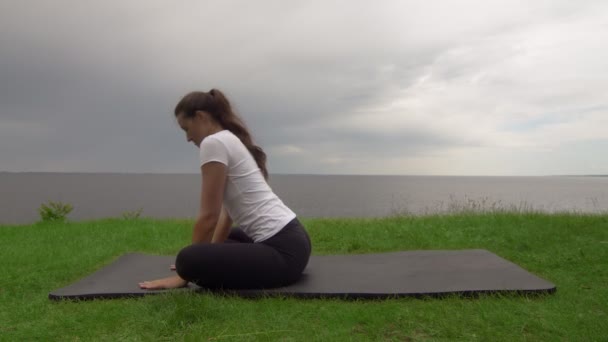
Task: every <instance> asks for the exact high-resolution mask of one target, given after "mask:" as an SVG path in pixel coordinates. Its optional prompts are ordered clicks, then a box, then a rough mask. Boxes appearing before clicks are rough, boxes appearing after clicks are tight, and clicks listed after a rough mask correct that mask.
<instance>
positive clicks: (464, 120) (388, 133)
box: [0, 0, 608, 175]
mask: <svg viewBox="0 0 608 342" xmlns="http://www.w3.org/2000/svg"><path fill="white" fill-rule="evenodd" d="M0 47H1V48H0V171H15V172H21V171H52V172H150V173H172V172H179V173H196V172H199V169H198V149H197V148H196V147H195V146H193V145H192V144H188V143H187V142H186V139H185V135H184V134H183V132H182V131H181V130H180V129H179V126H178V125H177V123H176V121H175V119H174V118H173V113H172V110H173V108H174V106H175V104H176V103H177V101H178V100H179V99H180V97H181V96H183V95H184V94H185V93H187V92H189V91H192V90H203V91H208V90H209V89H211V88H214V87H215V88H218V89H220V90H222V91H223V92H224V93H225V94H226V95H227V96H228V97H229V99H230V100H231V101H232V103H233V104H234V106H235V108H236V110H237V112H238V113H239V114H240V115H241V117H242V118H243V119H244V121H245V122H246V124H247V125H248V127H249V128H250V129H251V132H252V134H253V137H254V140H255V141H256V142H257V144H258V145H260V146H261V147H262V148H263V149H264V150H265V151H266V153H267V155H268V168H269V171H270V173H275V174H276V173H309V174H405V175H555V174H608V152H607V151H608V62H607V61H608V2H607V1H605V0H598V1H593V0H585V1H582V2H577V1H570V0H568V1H559V0H555V1H542V0H535V1H529V0H525V1H524V0H522V1H518V0H505V1H494V0H478V1H472V0H469V1H466V0H461V1H406V0H400V1H353V0H349V1H328V0H324V1H308V0H307V1H279V0H277V1H214V2H211V1H150V0H146V1H36V2H34V1H20V0H14V1H11V0H0Z"/></svg>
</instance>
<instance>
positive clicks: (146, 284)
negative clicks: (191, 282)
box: [139, 275, 188, 290]
mask: <svg viewBox="0 0 608 342" xmlns="http://www.w3.org/2000/svg"><path fill="white" fill-rule="evenodd" d="M186 284H188V281H186V280H184V279H182V278H181V277H180V276H177V275H176V276H173V277H168V278H163V279H157V280H152V281H143V282H141V283H139V288H141V289H146V290H162V289H174V288H178V287H184V286H186Z"/></svg>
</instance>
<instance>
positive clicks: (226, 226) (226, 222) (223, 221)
mask: <svg viewBox="0 0 608 342" xmlns="http://www.w3.org/2000/svg"><path fill="white" fill-rule="evenodd" d="M230 228H232V218H230V215H228V212H226V208H224V207H222V213H221V214H220V219H219V221H218V222H217V226H216V227H215V232H214V233H213V238H212V239H211V243H222V242H224V241H226V239H227V238H228V235H230Z"/></svg>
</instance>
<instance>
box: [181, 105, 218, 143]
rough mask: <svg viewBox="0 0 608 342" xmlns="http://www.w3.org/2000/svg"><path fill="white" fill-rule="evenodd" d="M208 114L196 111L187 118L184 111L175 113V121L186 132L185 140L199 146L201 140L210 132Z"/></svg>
mask: <svg viewBox="0 0 608 342" xmlns="http://www.w3.org/2000/svg"><path fill="white" fill-rule="evenodd" d="M210 120H211V119H210V115H209V114H207V113H206V112H202V111H197V112H196V115H195V116H194V117H192V118H188V117H186V116H185V115H184V113H179V114H178V115H177V123H178V124H179V126H180V127H181V128H182V129H183V130H184V132H186V140H187V141H188V142H192V143H193V144H194V145H196V146H197V147H200V145H201V141H203V139H204V138H205V137H206V136H208V135H209V134H210V133H209V131H210V128H211V126H212V125H211V124H210Z"/></svg>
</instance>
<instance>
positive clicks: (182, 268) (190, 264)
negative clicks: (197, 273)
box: [175, 245, 196, 280]
mask: <svg viewBox="0 0 608 342" xmlns="http://www.w3.org/2000/svg"><path fill="white" fill-rule="evenodd" d="M195 249H196V245H190V246H187V247H184V248H182V250H180V251H179V253H177V257H176V258H175V271H176V272H177V274H178V275H179V276H180V277H181V278H182V279H186V280H192V279H191V278H192V275H193V272H192V271H193V268H194V265H195V264H196V262H195V260H194V259H195Z"/></svg>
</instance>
